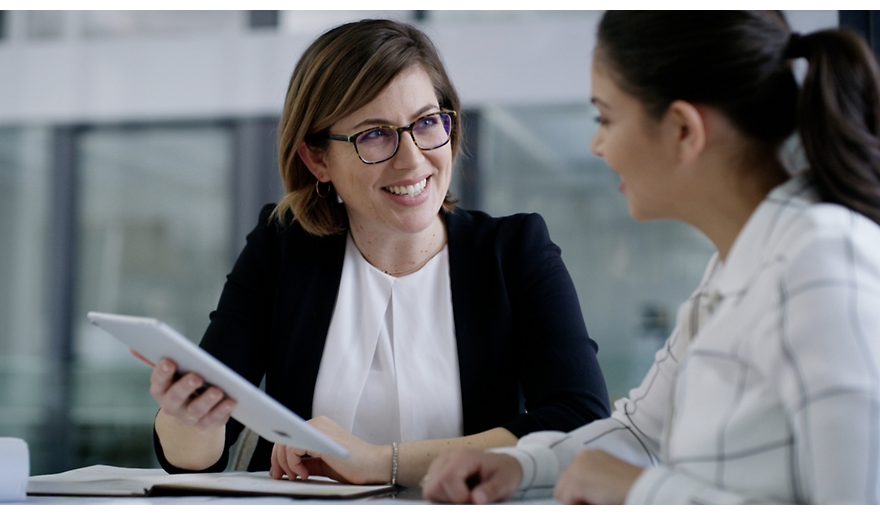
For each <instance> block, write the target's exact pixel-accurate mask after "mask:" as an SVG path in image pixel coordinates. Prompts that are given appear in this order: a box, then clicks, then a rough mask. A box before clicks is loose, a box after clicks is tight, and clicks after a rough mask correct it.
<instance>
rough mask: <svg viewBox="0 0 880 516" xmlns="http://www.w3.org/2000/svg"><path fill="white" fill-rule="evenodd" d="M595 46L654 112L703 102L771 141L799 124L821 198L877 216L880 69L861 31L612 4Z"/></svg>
mask: <svg viewBox="0 0 880 516" xmlns="http://www.w3.org/2000/svg"><path fill="white" fill-rule="evenodd" d="M596 55H597V59H601V60H602V62H603V63H604V64H607V65H608V66H609V68H610V69H611V71H612V76H613V78H614V80H615V82H617V84H618V85H619V86H620V87H621V89H623V90H624V91H627V92H628V93H630V94H631V95H633V96H635V97H636V98H638V99H639V100H640V101H642V103H643V104H644V105H645V107H646V108H647V111H648V113H649V114H650V115H652V116H654V117H655V118H660V117H661V116H662V115H663V114H664V113H665V111H666V109H667V108H668V107H669V105H670V104H671V103H672V102H673V101H675V100H685V101H688V102H695V103H704V104H707V105H710V106H714V107H716V108H718V109H719V110H721V111H722V112H723V113H724V114H725V115H726V116H727V117H728V118H729V119H730V120H731V121H732V122H733V124H734V125H735V126H736V127H737V128H738V129H739V130H740V131H741V132H742V133H743V134H745V135H746V136H748V137H749V138H751V139H752V140H753V141H755V142H758V143H761V144H764V145H769V146H771V147H772V148H775V149H777V150H778V147H779V146H780V145H781V144H782V142H783V141H784V140H785V139H786V138H787V137H788V136H789V135H791V134H792V133H793V132H794V130H795V128H797V129H798V131H799V133H800V137H801V141H802V143H803V146H804V151H805V153H806V155H807V159H808V161H809V171H808V173H809V174H810V177H811V178H812V180H813V183H814V184H815V186H816V189H817V191H818V192H819V195H820V196H821V198H822V199H823V200H824V201H826V202H833V203H836V204H841V205H843V206H846V207H848V208H850V209H852V210H854V211H857V212H859V213H861V214H863V215H865V216H867V217H868V218H870V219H872V220H874V221H875V222H877V223H880V138H878V137H880V87H878V84H880V76H878V69H877V62H876V61H875V59H874V57H873V55H872V54H871V51H870V49H869V48H868V46H867V45H866V44H865V42H864V41H863V40H861V38H859V37H858V36H855V35H853V34H852V33H849V32H847V31H844V30H825V31H821V32H815V33H812V34H808V35H805V36H800V35H797V34H792V32H791V30H790V29H789V27H788V24H787V23H786V22H785V19H784V18H783V17H782V15H781V14H780V13H778V12H773V11H646V12H642V11H638V12H616V11H609V12H607V13H606V14H605V15H604V16H603V18H602V21H601V22H600V24H599V34H598V45H597V53H596ZM799 57H803V58H806V59H807V61H808V63H809V69H808V72H807V75H806V78H805V79H804V84H803V89H802V91H799V90H798V86H797V83H796V82H795V79H794V75H793V73H792V68H791V66H792V65H791V62H792V59H793V58H799Z"/></svg>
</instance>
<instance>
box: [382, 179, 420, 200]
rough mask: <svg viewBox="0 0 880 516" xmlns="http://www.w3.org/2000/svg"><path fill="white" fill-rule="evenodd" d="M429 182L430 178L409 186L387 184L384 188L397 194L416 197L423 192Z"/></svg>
mask: <svg viewBox="0 0 880 516" xmlns="http://www.w3.org/2000/svg"><path fill="white" fill-rule="evenodd" d="M427 183H428V178H425V179H422V180H421V181H419V182H418V183H416V184H414V185H408V186H386V187H385V188H384V189H385V191H387V192H391V193H393V194H395V195H408V196H410V197H414V196H416V195H419V194H420V193H422V190H424V189H425V185H426V184H427Z"/></svg>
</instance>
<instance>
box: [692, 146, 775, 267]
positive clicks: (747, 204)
mask: <svg viewBox="0 0 880 516" xmlns="http://www.w3.org/2000/svg"><path fill="white" fill-rule="evenodd" d="M717 172H718V173H717V174H715V175H713V176H712V177H713V178H714V180H713V181H710V183H711V184H710V185H708V187H706V185H702V187H701V191H700V192H699V193H698V194H696V195H698V201H697V202H695V203H690V204H691V206H693V209H691V210H690V211H689V213H688V214H687V215H686V216H685V217H681V218H682V220H684V221H685V222H688V223H690V224H691V225H693V226H694V227H696V228H697V229H699V230H700V231H701V232H702V233H703V234H704V235H706V237H708V238H709V240H711V241H712V243H713V244H714V245H715V248H716V249H717V250H718V255H719V257H720V258H721V260H722V261H725V260H726V259H727V256H728V255H729V254H730V250H731V248H732V247H733V244H734V242H735V241H736V237H737V236H739V234H740V232H741V231H742V229H743V227H744V226H745V225H746V222H748V220H749V218H750V217H751V216H752V213H754V211H755V209H757V207H758V205H759V204H761V202H762V201H763V200H764V199H765V198H766V197H767V195H768V194H769V193H770V191H771V190H772V189H773V188H775V187H776V186H778V185H780V184H782V183H783V182H785V181H786V180H787V179H788V177H789V176H788V173H787V172H786V171H785V169H784V168H783V167H782V165H781V164H779V163H778V162H776V161H773V160H769V161H768V165H767V166H766V167H762V170H755V169H752V170H749V171H747V172H742V171H739V173H737V171H730V170H728V171H724V170H718V171H717Z"/></svg>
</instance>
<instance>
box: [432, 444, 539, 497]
mask: <svg viewBox="0 0 880 516" xmlns="http://www.w3.org/2000/svg"><path fill="white" fill-rule="evenodd" d="M522 477H523V471H522V466H520V465H519V461H517V460H516V459H515V458H513V457H511V456H510V455H505V454H501V453H484V452H479V451H476V450H471V449H466V448H458V449H455V450H447V451H444V452H443V453H441V454H440V456H439V457H437V458H436V459H434V462H432V463H431V466H430V467H429V468H428V473H427V474H426V475H425V478H424V480H423V481H422V496H423V497H424V498H425V499H427V500H431V501H434V502H450V503H477V504H484V503H493V502H500V501H503V500H506V499H508V498H510V497H511V496H513V494H514V493H515V492H516V490H517V488H518V487H519V483H520V482H521V481H522Z"/></svg>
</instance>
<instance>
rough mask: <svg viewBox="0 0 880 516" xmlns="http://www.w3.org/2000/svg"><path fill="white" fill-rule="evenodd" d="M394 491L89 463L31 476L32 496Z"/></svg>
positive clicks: (264, 475) (315, 495)
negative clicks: (74, 467) (172, 473)
mask: <svg viewBox="0 0 880 516" xmlns="http://www.w3.org/2000/svg"><path fill="white" fill-rule="evenodd" d="M392 490H394V487H392V486H390V485H369V486H354V485H349V484H342V483H339V482H336V481H334V480H330V479H328V478H326V477H311V478H310V479H309V480H305V481H303V480H295V481H293V482H290V481H288V480H275V479H273V478H272V477H270V476H269V473H268V472H267V471H263V472H257V473H246V472H241V471H237V472H229V473H189V474H182V475H169V474H168V473H166V472H164V471H162V470H161V469H134V468H117V467H114V466H102V465H99V466H89V467H87V468H80V469H75V470H71V471H66V472H64V473H58V474H55V475H41V476H35V477H31V479H30V481H29V482H28V486H27V492H28V494H30V495H57V496H70V495H73V496H145V495H150V496H182V495H192V494H200V495H205V494H213V495H215V496H287V497H293V498H359V497H364V496H371V495H375V494H380V493H384V492H387V491H392Z"/></svg>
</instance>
